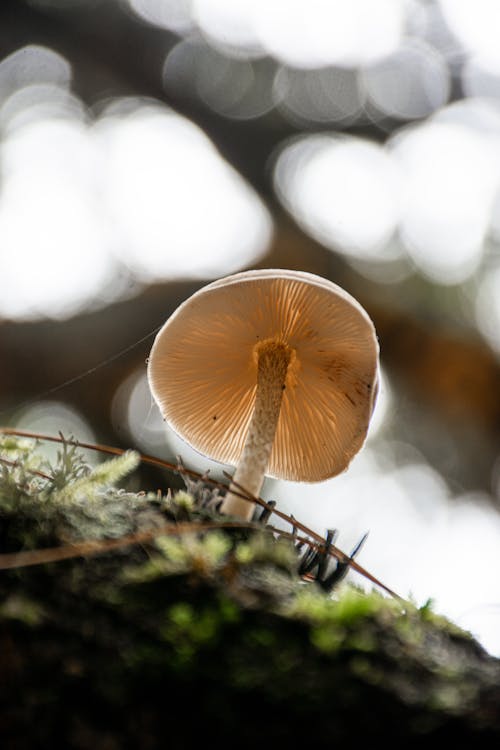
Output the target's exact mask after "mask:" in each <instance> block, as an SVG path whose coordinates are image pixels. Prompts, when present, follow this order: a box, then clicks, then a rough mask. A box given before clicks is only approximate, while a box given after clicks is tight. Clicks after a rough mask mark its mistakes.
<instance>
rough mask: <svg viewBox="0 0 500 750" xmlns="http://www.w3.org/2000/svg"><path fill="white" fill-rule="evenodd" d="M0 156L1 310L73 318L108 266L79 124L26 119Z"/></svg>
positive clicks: (107, 280)
mask: <svg viewBox="0 0 500 750" xmlns="http://www.w3.org/2000/svg"><path fill="white" fill-rule="evenodd" d="M1 157H2V173H3V186H2V193H1V195H0V236H1V237H2V252H1V253H0V313H1V314H2V315H4V316H6V317H10V318H16V319H30V318H31V319H33V318H37V317H40V316H42V317H43V316H49V317H66V316H69V315H73V314H75V313H76V312H78V311H79V310H81V309H83V308H84V307H86V306H88V305H89V304H90V303H91V302H92V300H93V299H95V298H96V297H97V296H98V293H99V291H100V290H102V289H104V288H105V287H106V286H107V285H110V284H111V282H112V280H113V269H114V261H113V258H112V256H111V255H110V254H109V243H108V237H107V232H106V231H105V227H104V226H103V225H102V224H101V223H100V211H99V209H98V204H97V196H96V195H94V194H93V191H92V182H93V179H94V169H93V166H94V152H93V150H92V147H91V144H90V143H89V140H88V136H87V132H86V129H85V126H84V125H83V124H82V123H81V122H79V121H76V120H74V119H73V120H69V119H65V120H61V119H42V120H39V121H37V122H31V123H30V124H28V125H25V126H24V127H22V128H19V129H16V130H15V131H11V132H10V133H9V135H8V136H7V138H6V139H5V140H4V142H3V144H2V149H1Z"/></svg>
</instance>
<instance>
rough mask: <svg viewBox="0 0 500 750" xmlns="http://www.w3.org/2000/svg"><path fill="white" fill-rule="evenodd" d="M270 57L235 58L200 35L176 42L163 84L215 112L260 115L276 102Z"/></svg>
mask: <svg viewBox="0 0 500 750" xmlns="http://www.w3.org/2000/svg"><path fill="white" fill-rule="evenodd" d="M275 70H276V64H275V63H274V62H273V61H272V60H271V59H270V58H267V57H265V58H260V59H257V60H246V59H234V58H230V57H228V56H227V55H226V54H224V53H223V52H221V51H219V50H217V49H214V48H213V47H210V46H209V45H208V44H207V43H206V42H204V41H203V40H202V39H199V38H188V39H185V40H183V41H181V42H179V43H178V44H176V45H175V46H174V47H173V48H172V49H171V50H170V52H169V53H168V55H167V57H166V59H165V62H164V65H163V84H164V86H165V90H166V91H167V92H169V93H170V94H172V93H173V94H175V95H176V96H179V97H181V98H182V99H184V98H189V99H194V100H197V101H201V102H203V104H205V105H206V106H208V107H209V108H210V109H211V110H212V111H214V112H216V113H217V114H220V115H222V116H224V117H228V118H231V119H236V120H249V119H253V118H256V117H261V116H262V115H265V114H266V113H267V112H269V111H270V110H272V108H273V107H274V106H275V103H276V92H275V91H274V87H273V83H274V74H275Z"/></svg>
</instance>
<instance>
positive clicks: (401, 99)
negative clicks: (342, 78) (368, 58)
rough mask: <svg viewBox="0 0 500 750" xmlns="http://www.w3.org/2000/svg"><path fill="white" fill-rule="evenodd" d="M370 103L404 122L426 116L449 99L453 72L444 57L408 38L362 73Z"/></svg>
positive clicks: (424, 44)
mask: <svg viewBox="0 0 500 750" xmlns="http://www.w3.org/2000/svg"><path fill="white" fill-rule="evenodd" d="M362 83H363V86H364V89H365V93H366V96H367V97H368V99H369V101H370V102H371V103H372V104H373V105H374V106H375V107H376V108H377V109H378V110H379V111H380V112H381V113H383V114H384V115H387V116H389V117H394V118H397V119H401V120H407V119H408V120H411V119H415V118H419V117H425V116H427V115H429V114H431V113H432V112H434V111H435V110H437V109H438V108H439V107H442V106H443V105H444V104H445V103H446V101H447V100H448V96H449V93H450V73H449V70H448V66H447V64H446V61H445V60H444V58H443V57H442V55H441V54H440V53H439V52H438V51H437V50H435V49H433V48H432V47H431V46H430V45H428V44H426V43H425V42H422V41H420V40H415V39H409V40H407V41H405V42H404V43H402V44H401V45H400V46H399V47H398V48H397V49H396V50H395V51H394V52H393V53H392V54H391V55H388V56H387V57H384V58H383V60H380V61H379V62H377V63H374V64H373V65H371V66H369V67H367V68H365V69H364V70H363V71H362Z"/></svg>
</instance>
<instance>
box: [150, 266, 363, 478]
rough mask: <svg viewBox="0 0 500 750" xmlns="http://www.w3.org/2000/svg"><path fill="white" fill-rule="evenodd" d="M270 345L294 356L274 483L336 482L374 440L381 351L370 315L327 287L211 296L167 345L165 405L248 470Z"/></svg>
mask: <svg viewBox="0 0 500 750" xmlns="http://www.w3.org/2000/svg"><path fill="white" fill-rule="evenodd" d="M269 340H274V341H276V342H281V343H284V344H286V345H287V346H289V347H291V350H292V356H291V361H290V364H289V366H288V372H287V376H286V381H285V385H286V387H285V390H284V392H283V398H282V403H281V412H280V416H279V421H278V426H277V430H276V436H275V441H274V445H273V449H272V452H271V457H270V460H269V466H268V470H267V472H266V473H267V474H268V475H270V476H274V477H278V478H282V479H291V480H296V481H308V482H315V481H320V480H323V479H326V478H328V477H332V476H335V475H336V474H338V473H340V472H341V471H343V470H344V469H345V468H346V467H347V466H348V464H349V462H350V460H351V458H352V457H353V455H355V453H356V452H357V451H358V450H359V448H360V447H361V445H362V443H363V441H364V438H365V436H366V432H367V429H368V423H369V420H370V416H371V413H372V410H373V404H374V399H375V394H376V384H377V362H378V344H377V340H376V336H375V331H374V328H373V325H372V323H371V321H370V319H369V318H368V316H367V315H366V313H365V311H364V310H363V308H362V307H361V306H360V305H359V304H358V303H357V302H356V301H355V300H354V299H353V298H352V297H350V295H348V294H347V293H346V292H345V291H344V290H342V289H340V288H339V287H337V286H336V285H335V284H333V283H331V282H329V281H327V280H325V279H322V278H320V277H317V276H314V275H312V274H307V273H299V272H293V271H279V270H278V271H276V270H267V269H266V270H263V271H253V272H246V273H240V274H235V275H234V276H230V277H227V278H226V279H221V280H219V281H216V282H214V283H213V284H209V285H208V286H206V287H204V288H203V289H201V290H200V291H199V292H197V293H196V294H194V295H193V296H192V297H190V298H189V299H188V300H186V302H184V303H183V304H182V305H181V306H180V307H179V308H178V309H177V310H176V312H175V313H174V314H173V315H172V316H171V318H170V319H169V320H168V321H167V323H166V324H165V326H164V327H163V328H162V330H161V331H160V333H159V334H158V336H157V338H156V340H155V343H154V346H153V349H152V351H151V356H150V360H149V365H148V376H149V380H150V385H151V389H152V392H153V395H154V398H155V400H156V401H157V403H158V404H159V407H160V410H161V412H162V414H163V416H164V418H165V419H166V420H167V422H168V423H169V424H170V425H171V427H172V428H173V429H174V430H175V431H176V432H177V433H178V434H179V435H180V436H181V437H182V438H184V440H186V441H187V442H188V443H189V444H190V445H191V446H193V447H194V448H195V449H196V450H198V451H200V452H201V453H203V454H204V455H206V456H210V457H211V458H213V459H215V460H218V461H221V462H222V463H226V464H231V465H236V464H237V463H238V459H239V458H240V455H241V453H242V449H243V445H244V442H245V437H246V434H247V430H248V425H249V423H250V419H251V415H252V411H253V406H254V401H255V390H256V377H257V353H256V351H257V349H256V345H258V344H259V343H261V342H263V341H269Z"/></svg>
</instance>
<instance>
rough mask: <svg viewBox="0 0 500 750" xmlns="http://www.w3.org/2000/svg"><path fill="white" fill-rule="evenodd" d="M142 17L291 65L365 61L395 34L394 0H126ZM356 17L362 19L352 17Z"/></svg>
mask: <svg viewBox="0 0 500 750" xmlns="http://www.w3.org/2000/svg"><path fill="white" fill-rule="evenodd" d="M128 2H129V5H130V8H131V9H132V10H133V11H134V12H135V13H136V14H138V15H139V16H140V17H141V18H143V19H144V20H146V21H148V22H150V23H154V24H156V25H158V26H160V27H162V28H168V29H171V30H173V31H177V32H179V33H187V32H192V25H191V24H193V25H194V26H195V27H196V28H197V29H198V31H199V33H201V34H202V35H203V36H204V37H205V38H206V39H207V41H208V42H209V43H210V44H211V45H212V46H214V47H215V48H217V49H219V50H221V51H223V52H226V53H228V54H231V55H232V56H236V57H245V58H247V59H251V58H254V57H259V56H263V55H270V56H272V57H274V58H275V59H276V60H279V61H280V62H282V63H285V64H286V65H290V66H292V67H296V68H317V67H321V66H326V65H346V66H352V65H357V64H368V63H371V62H373V61H376V60H379V59H381V58H382V57H384V56H386V55H388V54H390V53H392V52H393V51H394V50H395V49H396V47H397V46H398V44H399V42H400V39H401V37H402V33H403V29H404V21H405V8H404V4H403V3H401V2H400V0H378V1H377V3H376V5H375V4H374V3H373V2H372V0H272V2H268V1H266V0H192V1H191V3H189V4H188V3H186V2H182V1H181V0H128ZM360 19H362V23H359V20H360Z"/></svg>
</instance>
